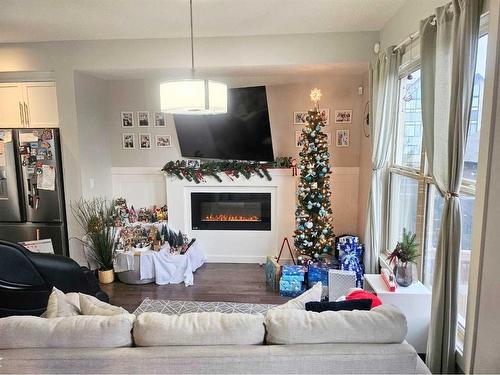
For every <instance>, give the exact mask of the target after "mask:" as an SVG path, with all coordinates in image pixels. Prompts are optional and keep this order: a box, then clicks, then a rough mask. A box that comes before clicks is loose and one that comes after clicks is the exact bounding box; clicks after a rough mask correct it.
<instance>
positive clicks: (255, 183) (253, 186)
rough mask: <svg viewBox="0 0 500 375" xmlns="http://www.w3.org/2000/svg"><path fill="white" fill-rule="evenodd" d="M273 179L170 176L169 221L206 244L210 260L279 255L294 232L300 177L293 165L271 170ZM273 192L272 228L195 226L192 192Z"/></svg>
mask: <svg viewBox="0 0 500 375" xmlns="http://www.w3.org/2000/svg"><path fill="white" fill-rule="evenodd" d="M269 172H270V174H271V177H272V180H271V181H268V180H267V179H266V178H260V177H258V176H252V177H251V178H250V179H248V180H247V179H246V178H245V177H239V178H234V177H231V178H230V177H228V176H226V175H224V174H221V175H220V177H221V178H222V182H218V181H216V180H215V179H212V178H206V182H201V183H200V184H196V183H195V182H189V181H187V180H185V179H184V180H179V179H178V178H177V177H168V176H167V177H166V187H167V204H168V216H169V223H170V224H171V226H172V228H178V229H180V230H181V231H183V232H186V233H187V234H188V236H189V237H194V238H196V239H197V240H198V241H200V243H202V244H203V248H204V249H205V251H206V255H207V258H208V261H209V262H227V263H262V262H264V261H265V258H266V256H268V255H276V254H277V253H278V250H279V246H280V244H281V241H282V240H283V238H284V237H289V239H291V236H292V234H293V231H294V226H295V221H294V218H295V215H294V212H295V190H296V184H297V177H293V176H292V175H291V170H290V169H271V170H269ZM204 192H225V193H270V194H271V230H267V231H260V230H253V231H244V230H242V231H240V230H216V231H211V230H193V229H192V224H191V193H204Z"/></svg>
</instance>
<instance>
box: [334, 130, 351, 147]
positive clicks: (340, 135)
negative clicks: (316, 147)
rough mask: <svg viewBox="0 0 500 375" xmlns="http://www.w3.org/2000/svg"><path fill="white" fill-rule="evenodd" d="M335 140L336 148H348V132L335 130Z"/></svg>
mask: <svg viewBox="0 0 500 375" xmlns="http://www.w3.org/2000/svg"><path fill="white" fill-rule="evenodd" d="M335 139H336V142H335V145H336V146H337V147H349V142H350V139H349V130H337V134H336V137H335Z"/></svg>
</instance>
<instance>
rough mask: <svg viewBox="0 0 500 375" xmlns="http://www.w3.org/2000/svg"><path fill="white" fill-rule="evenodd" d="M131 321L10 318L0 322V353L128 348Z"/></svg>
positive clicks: (120, 318) (129, 318)
mask: <svg viewBox="0 0 500 375" xmlns="http://www.w3.org/2000/svg"><path fill="white" fill-rule="evenodd" d="M134 320H135V316H134V315H132V314H127V315H115V316H85V315H79V316H71V317H65V318H53V319H45V318H39V317H34V316H11V317H8V318H2V319H0V335H1V339H0V349H9V348H11V349H16V348H117V347H124V346H131V345H132V334H131V331H132V327H133V324H134Z"/></svg>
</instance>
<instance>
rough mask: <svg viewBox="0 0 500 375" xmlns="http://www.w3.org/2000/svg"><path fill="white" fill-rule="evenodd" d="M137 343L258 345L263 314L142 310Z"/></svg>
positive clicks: (262, 330) (261, 337)
mask: <svg viewBox="0 0 500 375" xmlns="http://www.w3.org/2000/svg"><path fill="white" fill-rule="evenodd" d="M133 334H134V341H135V344H136V345H137V346H169V345H257V344H262V343H263V341H264V334H265V329H264V316H263V315H260V314H254V315H253V314H240V313H237V314H223V313H219V312H202V313H190V314H182V315H165V314H161V313H156V312H148V313H142V314H141V315H139V316H138V317H137V320H136V322H135V323H134V331H133Z"/></svg>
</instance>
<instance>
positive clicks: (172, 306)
mask: <svg viewBox="0 0 500 375" xmlns="http://www.w3.org/2000/svg"><path fill="white" fill-rule="evenodd" d="M274 306H276V305H267V304H256V303H236V302H198V301H170V300H166V301H164V300H156V299H150V298H146V299H145V300H144V301H142V303H141V304H140V305H139V307H138V308H137V309H135V311H134V314H135V315H139V314H141V313H143V312H159V313H162V314H167V315H180V314H186V313H193V312H205V311H216V312H222V313H245V314H265V313H266V312H267V310H269V309H271V308H273V307H274Z"/></svg>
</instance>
